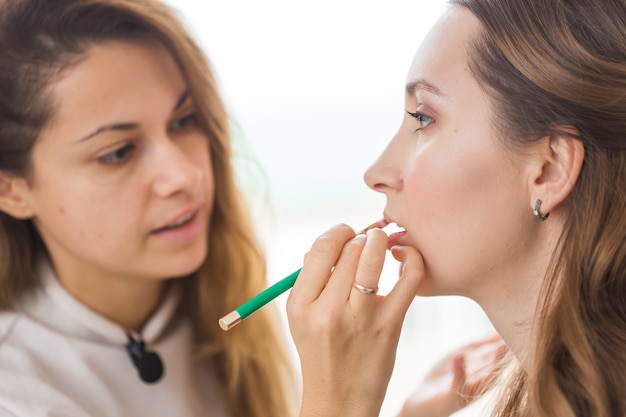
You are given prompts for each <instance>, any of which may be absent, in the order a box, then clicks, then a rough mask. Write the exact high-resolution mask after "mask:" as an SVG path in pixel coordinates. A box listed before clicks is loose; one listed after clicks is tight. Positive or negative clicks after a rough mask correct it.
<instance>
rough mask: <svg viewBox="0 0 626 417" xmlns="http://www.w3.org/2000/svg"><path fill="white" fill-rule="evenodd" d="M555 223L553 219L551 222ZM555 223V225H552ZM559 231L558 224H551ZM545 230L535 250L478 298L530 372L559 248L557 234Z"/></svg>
mask: <svg viewBox="0 0 626 417" xmlns="http://www.w3.org/2000/svg"><path fill="white" fill-rule="evenodd" d="M551 220H553V219H551ZM553 223H556V222H553ZM551 226H552V227H553V228H555V229H557V228H558V227H557V225H556V224H552V225H551ZM553 231H554V230H550V229H548V228H545V229H543V230H542V232H538V233H537V234H536V235H535V236H536V239H535V242H537V244H535V245H533V249H532V250H529V251H527V252H526V254H525V256H524V257H523V259H518V260H517V261H516V262H513V263H511V264H510V265H509V268H508V269H507V270H506V272H504V273H503V274H502V275H500V276H498V277H497V278H496V279H492V280H490V281H491V282H493V283H494V285H492V286H491V288H488V289H487V290H486V291H482V292H481V293H480V297H479V298H478V297H475V301H476V302H478V304H480V305H481V307H482V308H483V310H484V311H485V313H486V314H487V316H488V317H489V319H490V321H491V323H492V324H493V326H494V327H495V329H496V330H497V331H498V333H499V334H500V336H502V338H503V339H504V340H505V342H506V343H507V345H508V347H509V349H510V350H511V352H513V354H514V355H515V356H516V358H517V360H518V361H519V363H520V364H521V366H522V367H523V368H524V369H526V370H528V369H529V366H530V359H531V358H530V354H531V352H532V351H533V349H534V348H533V347H534V346H535V343H536V342H535V340H534V336H533V335H534V332H535V331H536V330H535V328H536V326H537V317H538V308H539V307H540V306H539V305H538V303H539V301H540V300H539V298H540V293H541V291H542V286H543V283H544V281H545V274H546V271H547V269H548V265H549V263H550V259H551V256H552V254H553V252H554V249H555V247H556V238H553V237H554V236H556V235H557V234H556V233H553Z"/></svg>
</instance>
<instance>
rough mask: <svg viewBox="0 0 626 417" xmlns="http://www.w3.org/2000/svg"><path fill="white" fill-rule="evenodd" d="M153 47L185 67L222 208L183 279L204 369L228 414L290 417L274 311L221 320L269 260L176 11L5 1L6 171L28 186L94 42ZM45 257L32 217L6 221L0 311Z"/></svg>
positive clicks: (130, 3)
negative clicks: (241, 321)
mask: <svg viewBox="0 0 626 417" xmlns="http://www.w3.org/2000/svg"><path fill="white" fill-rule="evenodd" d="M144 40H152V41H157V42H159V43H160V44H161V45H163V46H164V47H165V48H166V49H167V50H168V51H169V53H170V54H171V55H172V57H173V58H174V60H175V61H176V63H177V64H178V66H179V68H180V70H181V72H182V74H183V77H184V78H185V80H186V82H187V86H188V90H189V94H190V96H191V98H192V99H193V102H194V104H195V107H196V111H197V116H198V120H199V123H200V125H201V127H202V128H203V129H204V131H205V132H206V134H207V137H208V138H209V141H210V148H211V157H212V164H213V175H214V179H215V203H214V207H213V212H212V217H211V219H210V231H211V232H210V234H209V252H208V256H207V258H206V260H205V262H204V264H203V265H202V266H201V267H200V269H199V270H198V271H197V272H196V273H194V274H192V275H190V276H188V277H185V278H182V282H183V283H184V284H183V285H184V300H183V303H182V304H183V306H184V308H185V309H186V312H187V313H188V315H189V316H190V317H191V320H192V323H193V326H194V329H195V336H196V344H197V347H198V354H199V358H198V361H199V364H203V363H206V361H209V362H211V364H212V366H214V367H215V368H216V369H217V372H218V377H219V378H220V380H221V382H222V383H223V386H224V387H225V392H226V393H227V397H228V398H227V399H228V404H229V406H230V411H231V415H232V416H235V417H276V416H289V415H294V414H295V412H296V401H295V400H296V398H295V390H294V384H293V380H292V379H293V375H292V371H291V363H290V361H289V356H288V352H287V351H286V348H285V344H284V343H283V340H282V336H283V335H282V331H281V328H280V326H279V324H277V323H278V322H277V317H276V312H275V311H274V310H273V309H272V308H271V307H266V308H264V309H263V310H262V311H259V312H258V313H256V314H255V316H254V317H252V318H250V322H249V323H246V325H245V326H239V327H237V328H235V329H233V330H231V331H230V332H228V333H225V332H223V331H221V329H219V327H218V325H217V321H218V319H219V318H220V317H221V316H223V315H224V313H226V312H228V311H230V310H232V309H233V307H235V306H237V305H239V304H240V303H242V302H243V301H245V300H247V299H248V298H250V297H251V296H253V295H255V294H257V293H258V292H259V291H261V290H262V289H264V288H265V287H266V285H267V282H266V265H265V259H264V254H263V253H262V250H261V248H260V245H259V242H258V241H257V240H256V237H255V235H254V233H253V225H252V224H251V220H250V218H249V217H250V216H249V213H248V212H247V210H246V206H245V202H244V201H243V197H242V194H241V191H240V190H239V188H238V184H237V181H236V178H235V173H234V170H233V167H232V161H231V159H232V150H231V141H230V131H229V119H228V115H227V113H226V110H225V107H224V104H223V103H222V100H221V98H220V94H219V91H218V88H217V85H216V82H215V79H214V77H213V74H212V71H211V68H210V64H209V62H208V60H207V58H206V57H205V54H204V53H203V51H202V50H201V49H200V48H199V47H198V45H197V44H196V43H195V41H194V40H193V39H192V38H191V37H190V35H189V34H188V32H187V30H186V28H185V27H184V25H183V24H182V22H181V20H180V19H179V17H178V16H177V15H176V14H175V12H174V11H173V10H172V9H170V8H169V7H168V6H166V5H165V4H163V3H161V2H158V1H150V0H63V1H50V0H0V54H1V58H0V91H2V94H1V95H0V171H1V172H4V173H5V174H9V175H18V176H23V177H25V178H29V173H30V172H32V168H33V167H31V166H30V156H31V150H32V148H33V145H34V143H35V141H36V140H37V137H38V135H39V132H40V131H41V129H42V128H43V127H44V126H45V124H46V122H47V121H48V120H49V119H50V117H51V115H52V114H53V112H54V111H55V109H54V107H53V106H52V101H51V100H50V97H49V96H48V95H47V94H46V93H45V92H46V87H47V86H48V85H49V84H50V83H51V82H52V81H53V80H54V77H55V75H56V74H58V73H60V72H61V71H63V70H64V69H66V68H69V67H71V66H72V65H74V64H76V63H77V62H80V60H81V59H82V58H83V57H84V56H85V54H86V53H87V51H88V50H89V48H90V47H91V46H93V45H96V44H100V43H103V42H108V41H128V42H134V41H144ZM43 252H45V248H44V247H43V244H42V242H41V239H40V238H39V236H38V234H37V232H36V230H35V228H34V227H33V225H32V223H31V222H30V221H29V220H17V219H14V218H12V217H10V216H8V215H6V214H4V213H0V308H10V307H11V302H12V300H14V299H15V298H16V297H18V296H19V295H20V294H22V293H24V292H25V291H29V290H30V289H32V288H33V286H35V285H36V284H37V281H36V277H35V275H34V273H33V270H34V262H35V260H36V259H38V258H39V257H40V255H41V254H42V253H43Z"/></svg>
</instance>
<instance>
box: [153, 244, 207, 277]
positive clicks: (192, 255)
mask: <svg viewBox="0 0 626 417" xmlns="http://www.w3.org/2000/svg"><path fill="white" fill-rule="evenodd" d="M206 255H207V251H206V249H204V250H202V251H195V252H191V251H190V252H186V253H185V255H184V256H174V257H172V258H171V259H168V260H167V261H165V260H162V261H161V262H158V263H157V265H161V268H159V272H160V273H161V274H164V273H165V275H167V276H168V277H169V278H181V277H185V276H187V275H190V274H193V273H194V272H196V271H197V270H198V269H200V267H201V266H202V264H203V263H204V261H205V260H206ZM163 261H165V262H167V264H165V263H164V262H163Z"/></svg>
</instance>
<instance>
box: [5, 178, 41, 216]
mask: <svg viewBox="0 0 626 417" xmlns="http://www.w3.org/2000/svg"><path fill="white" fill-rule="evenodd" d="M28 192H29V187H28V183H27V182H26V179H24V178H20V177H16V176H13V175H9V174H7V173H4V172H0V210H1V211H3V212H5V213H6V214H8V215H9V216H12V217H15V218H16V219H28V218H30V217H32V216H33V210H32V208H31V206H30V204H29V200H28Z"/></svg>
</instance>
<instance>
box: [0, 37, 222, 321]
mask: <svg viewBox="0 0 626 417" xmlns="http://www.w3.org/2000/svg"><path fill="white" fill-rule="evenodd" d="M50 92H51V94H52V97H53V101H54V103H55V110H56V113H55V114H54V116H53V117H52V119H51V121H50V123H49V124H48V125H47V126H46V127H45V128H44V130H43V132H42V133H41V135H40V137H39V138H38V139H37V142H36V144H35V147H34V151H33V167H34V171H33V175H32V178H31V179H30V181H28V182H26V181H25V180H15V181H14V183H13V184H12V185H11V187H12V189H13V192H14V193H16V194H17V195H19V196H20V198H21V199H22V200H23V201H24V204H23V207H22V212H21V217H32V218H33V220H34V223H35V225H36V227H37V229H38V230H39V232H40V234H41V236H42V238H43V240H44V242H45V244H46V246H47V248H48V250H49V253H50V254H51V257H52V261H53V264H54V267H55V269H56V272H57V274H58V277H59V279H60V281H61V282H62V283H63V285H64V286H65V287H66V288H67V289H68V291H69V292H70V293H72V294H73V295H74V296H76V297H77V298H78V299H79V300H81V301H82V302H83V303H85V304H87V305H88V306H90V307H92V308H93V309H94V310H96V311H97V312H99V313H101V314H103V315H104V316H106V317H108V318H110V319H113V320H115V321H117V322H119V323H121V324H123V325H124V326H125V327H128V328H139V327H140V326H141V324H142V322H143V321H144V320H145V319H146V318H147V317H148V315H149V314H150V312H151V311H152V310H153V308H154V307H155V306H156V304H157V303H158V301H159V298H160V296H161V293H162V288H163V285H164V280H165V279H166V278H171V277H178V276H183V275H185V274H188V273H190V272H192V271H193V270H194V269H196V268H197V267H198V266H199V265H200V264H201V262H202V261H203V259H204V257H205V255H206V253H207V243H206V242H207V233H208V228H207V219H208V217H209V215H210V212H211V206H212V199H213V177H212V170H211V162H210V153H209V143H208V138H207V137H206V136H205V135H204V133H202V131H201V130H200V129H198V127H197V126H196V123H195V118H194V116H193V114H194V109H193V103H192V102H191V100H190V99H188V98H187V99H185V98H184V95H185V94H186V85H185V82H184V80H183V78H182V75H181V74H180V71H179V70H178V68H177V66H176V65H175V63H174V61H173V60H172V59H171V57H170V56H169V55H168V54H167V53H166V52H165V50H164V49H162V48H161V47H159V46H157V45H155V44H150V43H145V44H138V43H121V42H111V43H104V44H102V45H97V46H94V47H92V48H91V49H90V50H89V52H88V54H87V55H86V57H85V59H83V60H82V61H81V62H79V63H78V64H77V65H75V66H73V67H70V68H69V69H68V70H66V71H65V72H63V73H62V74H61V76H60V78H58V79H57V80H55V81H54V82H53V83H52V85H51V86H50ZM181 98H183V99H182V100H181ZM111 126H114V127H113V128H111ZM187 215H193V219H192V222H191V224H190V225H189V224H188V225H187V226H186V227H183V228H182V229H185V230H179V233H178V234H177V233H176V232H173V231H170V232H168V233H156V231H157V230H158V229H159V228H162V227H163V226H166V225H168V224H172V222H176V221H178V220H181V219H182V218H183V217H185V216H187Z"/></svg>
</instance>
